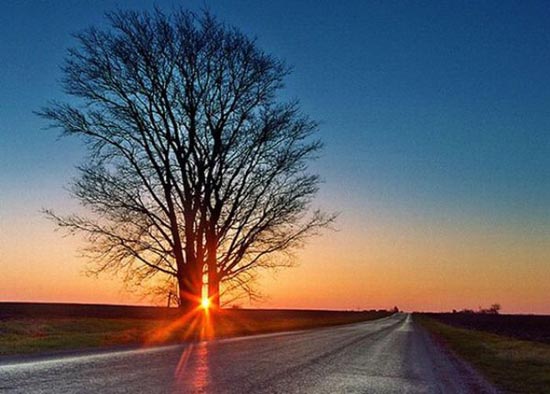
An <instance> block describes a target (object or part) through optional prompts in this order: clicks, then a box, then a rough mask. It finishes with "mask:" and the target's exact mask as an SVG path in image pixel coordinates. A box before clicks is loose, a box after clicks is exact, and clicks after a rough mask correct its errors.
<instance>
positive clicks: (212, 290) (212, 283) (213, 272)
mask: <svg viewBox="0 0 550 394" xmlns="http://www.w3.org/2000/svg"><path fill="white" fill-rule="evenodd" d="M208 299H209V300H210V306H211V308H212V309H214V310H217V309H219V308H220V278H219V275H218V273H217V265H216V263H215V262H214V264H208Z"/></svg>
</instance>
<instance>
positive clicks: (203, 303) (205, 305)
mask: <svg viewBox="0 0 550 394" xmlns="http://www.w3.org/2000/svg"><path fill="white" fill-rule="evenodd" d="M201 307H202V309H208V308H210V300H209V299H208V297H203V299H202V300H201Z"/></svg>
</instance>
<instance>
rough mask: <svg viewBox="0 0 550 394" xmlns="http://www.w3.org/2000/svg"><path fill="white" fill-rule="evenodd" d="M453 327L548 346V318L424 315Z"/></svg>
mask: <svg viewBox="0 0 550 394" xmlns="http://www.w3.org/2000/svg"><path fill="white" fill-rule="evenodd" d="M424 315H425V316H428V317H431V318H433V319H437V320H438V321H440V322H442V323H445V324H449V325H451V326H453V327H460V328H466V329H469V330H481V331H487V332H491V333H494V334H498V335H504V336H508V337H512V338H518V339H524V340H528V341H536V342H543V343H547V344H550V316H544V315H490V314H481V313H425V314H424Z"/></svg>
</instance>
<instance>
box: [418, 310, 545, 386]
mask: <svg viewBox="0 0 550 394" xmlns="http://www.w3.org/2000/svg"><path fill="white" fill-rule="evenodd" d="M414 320H415V321H416V322H418V323H420V324H421V325H422V326H423V327H424V328H426V329H427V330H428V331H430V332H431V333H432V334H434V335H435V336H436V338H438V339H440V340H442V341H443V342H444V343H445V344H447V345H448V346H449V348H450V349H451V350H452V351H454V352H455V353H456V354H458V355H459V356H461V357H462V358H463V359H464V360H466V361H468V362H470V363H471V364H472V365H473V366H474V367H475V368H477V369H478V370H479V371H480V372H481V373H482V374H483V375H485V376H486V377H487V379H488V380H490V381H491V382H493V383H494V384H495V385H496V386H497V387H499V388H500V389H502V390H504V391H505V392H509V393H530V394H535V393H549V392H550V391H549V390H550V345H547V344H541V343H538V342H531V341H525V340H519V339H514V338H509V337H506V336H502V335H496V334H492V333H489V332H484V331H477V330H469V329H464V328H458V327H453V326H449V325H447V324H443V323H441V322H439V321H437V320H435V319H432V318H428V317H426V316H422V315H421V314H415V315H414Z"/></svg>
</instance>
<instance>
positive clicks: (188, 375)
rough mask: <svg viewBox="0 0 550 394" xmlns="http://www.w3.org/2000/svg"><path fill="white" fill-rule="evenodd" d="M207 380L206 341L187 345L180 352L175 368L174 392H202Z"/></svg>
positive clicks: (208, 377)
mask: <svg viewBox="0 0 550 394" xmlns="http://www.w3.org/2000/svg"><path fill="white" fill-rule="evenodd" d="M209 380H210V374H209V364H208V343H207V342H199V343H197V344H192V345H189V346H188V347H186V348H185V350H184V351H183V352H182V354H181V357H180V360H179V362H178V365H177V367H176V370H175V379H174V383H175V387H174V392H180V393H188V392H193V393H204V392H206V389H207V387H208V384H209Z"/></svg>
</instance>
